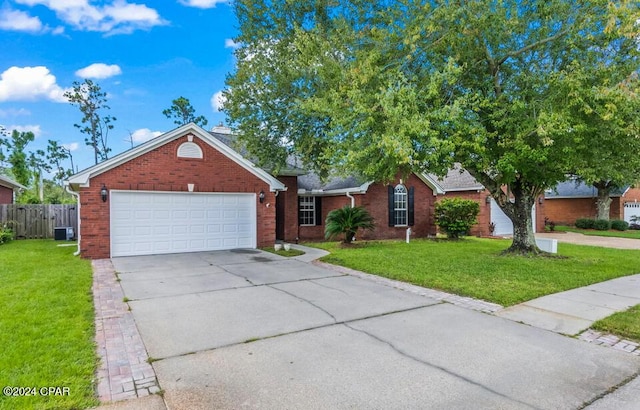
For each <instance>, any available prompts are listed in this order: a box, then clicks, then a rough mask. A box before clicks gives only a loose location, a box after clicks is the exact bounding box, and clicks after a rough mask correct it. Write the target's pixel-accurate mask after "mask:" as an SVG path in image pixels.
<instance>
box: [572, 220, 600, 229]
mask: <svg viewBox="0 0 640 410" xmlns="http://www.w3.org/2000/svg"><path fill="white" fill-rule="evenodd" d="M595 222H596V221H595V219H589V218H580V219H576V223H575V225H576V228H579V229H593V227H594V225H595Z"/></svg>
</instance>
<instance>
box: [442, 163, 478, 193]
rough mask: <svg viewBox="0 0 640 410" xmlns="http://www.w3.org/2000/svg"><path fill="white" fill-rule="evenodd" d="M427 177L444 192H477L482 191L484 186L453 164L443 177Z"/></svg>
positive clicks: (458, 165)
mask: <svg viewBox="0 0 640 410" xmlns="http://www.w3.org/2000/svg"><path fill="white" fill-rule="evenodd" d="M429 176H430V177H431V178H433V179H434V180H436V181H437V182H438V184H439V185H440V186H441V187H442V188H443V189H444V190H445V191H478V190H481V189H484V186H483V185H482V184H481V183H479V182H478V181H476V179H475V178H474V177H472V176H471V174H469V173H468V172H467V171H466V170H465V169H462V168H461V167H460V164H455V165H454V167H453V168H452V169H450V170H449V171H448V172H447V175H446V176H444V177H438V176H436V175H434V174H429Z"/></svg>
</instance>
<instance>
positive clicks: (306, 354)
mask: <svg viewBox="0 0 640 410" xmlns="http://www.w3.org/2000/svg"><path fill="white" fill-rule="evenodd" d="M113 264H114V266H115V268H116V270H117V272H118V273H119V277H120V279H121V285H122V287H123V289H124V292H125V295H126V297H127V298H128V299H129V300H130V302H129V305H130V306H131V309H132V313H133V315H134V318H135V321H136V323H137V325H138V328H139V330H140V333H141V335H142V338H143V340H144V343H145V345H146V348H147V350H148V353H149V356H150V357H152V358H153V359H155V361H154V362H153V367H154V369H155V371H156V374H157V377H158V381H159V383H160V387H161V388H162V389H163V390H164V392H165V393H164V399H165V402H166V404H167V407H168V408H170V409H212V408H216V409H223V408H234V409H235V408H267V409H287V408H291V409H294V408H295V409H299V408H304V409H327V408H367V409H377V408H379V409H401V408H412V409H413V408H434V409H435V408H437V409H442V408H454V409H482V408H486V409H489V408H490V409H532V408H540V409H559V408H562V409H576V408H581V407H582V406H584V405H585V404H588V403H590V402H592V401H594V400H595V399H597V398H598V397H599V396H602V395H604V394H606V393H607V391H608V390H609V389H611V388H612V387H614V386H617V385H619V384H621V383H623V382H625V381H626V380H628V379H629V378H630V377H632V376H634V375H636V374H637V373H638V371H640V357H636V356H633V355H629V354H627V353H622V352H619V351H615V350H613V349H606V348H603V347H600V346H595V345H591V344H587V343H584V342H581V341H578V340H575V339H572V338H568V337H565V336H561V335H558V334H555V333H552V332H548V331H545V330H541V329H537V328H534V327H530V326H527V325H523V324H519V323H516V322H512V321H510V320H506V319H503V318H500V317H495V316H492V315H488V314H484V313H480V312H477V311H473V310H469V309H464V308H462V307H458V306H454V305H451V304H448V303H441V302H438V301H436V300H433V299H430V298H428V297H423V296H420V295H417V294H413V293H410V292H405V291H402V290H399V289H395V288H393V287H389V286H385V285H383V284H379V283H375V282H373V281H369V280H366V279H362V278H358V277H353V276H349V275H344V274H341V273H338V272H336V271H332V270H328V269H324V268H321V267H318V266H315V265H311V264H308V263H304V262H301V261H298V260H287V259H284V258H281V257H279V256H276V255H272V254H269V253H265V252H261V251H256V250H239V251H224V252H207V253H193V254H180V255H164V256H143V257H127V258H116V259H113Z"/></svg>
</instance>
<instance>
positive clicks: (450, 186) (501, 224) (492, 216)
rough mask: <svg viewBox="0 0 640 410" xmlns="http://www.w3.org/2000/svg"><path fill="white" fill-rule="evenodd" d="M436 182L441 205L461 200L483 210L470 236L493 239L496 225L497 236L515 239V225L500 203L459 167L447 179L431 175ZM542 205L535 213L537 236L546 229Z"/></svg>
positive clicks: (534, 221) (451, 170)
mask: <svg viewBox="0 0 640 410" xmlns="http://www.w3.org/2000/svg"><path fill="white" fill-rule="evenodd" d="M431 178H432V179H435V180H436V182H437V183H438V185H439V186H440V187H441V189H442V190H443V191H444V195H443V196H439V197H438V201H441V200H442V199H444V198H462V199H471V200H473V201H476V202H477V203H478V205H479V206H480V213H479V214H478V223H477V224H476V225H474V226H473V227H472V228H471V232H470V234H471V235H475V236H490V235H491V234H492V232H491V230H490V225H491V224H493V226H494V231H493V235H494V236H505V235H513V223H512V222H511V219H509V217H508V216H507V215H506V214H505V213H504V212H503V211H502V209H500V207H499V206H498V204H497V202H496V201H495V200H493V198H491V194H490V193H489V191H487V190H486V189H485V187H484V186H483V185H482V184H481V183H479V182H478V181H476V179H475V178H474V177H472V176H471V174H469V173H468V172H467V171H466V170H464V169H462V168H460V165H459V164H456V165H455V166H454V168H453V169H450V170H449V171H448V172H447V175H446V176H444V177H441V178H439V177H437V176H435V175H431ZM541 206H542V204H540V203H538V205H537V206H534V209H533V210H532V219H533V223H534V232H540V231H542V230H543V229H544V216H543V215H542V212H541V211H543V209H539V208H540V207H541Z"/></svg>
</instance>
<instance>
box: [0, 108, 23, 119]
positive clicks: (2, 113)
mask: <svg viewBox="0 0 640 410" xmlns="http://www.w3.org/2000/svg"><path fill="white" fill-rule="evenodd" d="M21 115H24V116H29V115H31V111H29V110H27V109H24V108H18V109H15V108H9V109H8V110H0V118H7V117H19V116H21Z"/></svg>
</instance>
